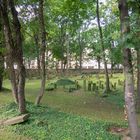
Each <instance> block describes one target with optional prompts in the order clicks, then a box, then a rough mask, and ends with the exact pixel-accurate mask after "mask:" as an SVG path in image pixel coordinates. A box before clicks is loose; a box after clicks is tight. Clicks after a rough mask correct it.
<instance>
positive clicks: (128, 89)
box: [119, 0, 140, 140]
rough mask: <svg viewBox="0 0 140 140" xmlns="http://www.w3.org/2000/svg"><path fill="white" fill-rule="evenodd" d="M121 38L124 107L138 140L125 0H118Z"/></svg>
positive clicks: (132, 132)
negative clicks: (127, 39) (127, 40)
mask: <svg viewBox="0 0 140 140" xmlns="http://www.w3.org/2000/svg"><path fill="white" fill-rule="evenodd" d="M119 11H120V22H121V36H122V45H123V59H124V76H125V106H126V111H127V114H128V122H129V128H130V132H131V137H132V139H133V140H139V139H140V135H139V128H138V122H137V118H136V111H135V101H134V79H133V66H132V57H131V50H130V48H129V47H128V43H127V42H126V37H127V35H128V34H129V33H130V25H129V15H128V4H127V0H119Z"/></svg>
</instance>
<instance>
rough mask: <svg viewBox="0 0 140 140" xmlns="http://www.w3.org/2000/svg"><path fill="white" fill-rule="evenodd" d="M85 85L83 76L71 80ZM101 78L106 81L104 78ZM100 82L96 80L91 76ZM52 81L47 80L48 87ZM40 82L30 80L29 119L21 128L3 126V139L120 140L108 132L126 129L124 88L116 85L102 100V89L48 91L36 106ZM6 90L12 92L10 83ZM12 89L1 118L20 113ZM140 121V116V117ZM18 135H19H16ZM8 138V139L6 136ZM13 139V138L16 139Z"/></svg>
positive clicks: (2, 98) (4, 97)
mask: <svg viewBox="0 0 140 140" xmlns="http://www.w3.org/2000/svg"><path fill="white" fill-rule="evenodd" d="M71 79H74V80H77V81H78V82H79V84H80V85H81V86H82V84H83V80H82V79H81V77H80V76H79V77H75V78H73V77H71ZM100 79H102V80H103V79H104V77H103V76H101V78H100ZM118 79H121V80H123V76H122V75H114V76H113V78H111V82H112V83H114V82H116V83H117V81H118ZM55 80H56V79H55ZM92 80H93V81H94V82H97V80H98V79H97V78H96V77H95V76H92ZM51 82H53V81H52V80H49V81H47V84H49V83H51ZM39 86H40V81H39V80H27V83H26V99H27V101H28V104H27V109H28V111H29V112H30V114H31V117H30V120H29V121H28V122H26V123H24V124H21V125H15V126H10V127H2V128H1V132H0V140H7V139H8V140H9V139H10V140H14V139H15V137H16V140H27V138H28V140H30V139H33V140H119V139H120V137H119V136H117V135H113V134H111V133H109V132H108V131H107V130H108V128H109V127H110V126H124V127H127V123H126V121H125V120H124V113H123V110H124V108H123V105H124V99H123V86H122V85H117V88H116V90H112V92H110V93H109V95H108V97H106V98H103V97H102V93H103V90H102V89H100V90H99V91H98V93H96V92H88V91H86V92H85V91H84V90H83V89H82V88H81V89H80V90H77V91H74V92H66V91H65V90H64V89H63V88H62V87H61V88H59V89H56V90H54V91H46V93H45V95H44V97H43V99H42V102H41V106H40V107H36V106H34V101H35V98H36V96H37V94H38V92H39ZM4 87H5V88H8V89H10V82H9V81H8V80H5V81H4ZM11 102H13V99H12V95H11V92H10V91H9V90H7V91H4V92H2V93H0V118H1V119H2V118H5V117H12V116H16V115H17V114H18V112H17V108H16V106H15V105H14V104H13V103H11ZM138 118H140V115H138ZM15 133H16V134H15ZM5 136H6V137H5ZM13 138H14V139H13Z"/></svg>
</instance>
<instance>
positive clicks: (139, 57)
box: [137, 49, 140, 112]
mask: <svg viewBox="0 0 140 140" xmlns="http://www.w3.org/2000/svg"><path fill="white" fill-rule="evenodd" d="M139 110H140V49H138V50H137V111H138V112H139Z"/></svg>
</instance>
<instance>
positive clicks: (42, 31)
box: [35, 0, 46, 105]
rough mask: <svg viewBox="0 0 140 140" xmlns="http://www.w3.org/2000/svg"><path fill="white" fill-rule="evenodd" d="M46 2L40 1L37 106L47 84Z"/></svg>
mask: <svg viewBox="0 0 140 140" xmlns="http://www.w3.org/2000/svg"><path fill="white" fill-rule="evenodd" d="M43 4H44V0H40V1H39V24H40V41H41V44H40V45H41V46H40V47H41V48H40V57H41V76H42V80H41V88H40V92H39V94H38V96H37V98H36V103H35V104H36V105H39V104H40V101H41V99H42V97H43V95H44V93H45V84H46V63H45V53H46V30H45V22H44V14H43V9H44V6H43Z"/></svg>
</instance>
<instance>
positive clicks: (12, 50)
mask: <svg viewBox="0 0 140 140" xmlns="http://www.w3.org/2000/svg"><path fill="white" fill-rule="evenodd" d="M8 6H9V8H10V13H11V16H12V23H13V24H12V25H11V24H10V20H11V19H10V16H9V13H8V12H7V10H8V9H7V7H8ZM0 13H1V15H2V22H3V27H4V38H5V42H6V44H5V45H6V49H7V61H8V63H7V64H8V66H9V73H10V78H11V84H12V90H13V95H14V97H15V99H16V102H17V103H18V106H19V111H20V113H25V112H26V104H25V94H24V88H25V67H24V65H23V51H22V35H21V25H20V22H19V19H18V12H17V11H16V9H15V3H14V1H13V0H11V1H0ZM12 29H13V30H12ZM15 63H16V65H17V75H18V76H17V77H16V74H15V70H14V64H15ZM16 78H17V79H18V80H17V79H16ZM16 80H17V81H18V82H17V81H16Z"/></svg>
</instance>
